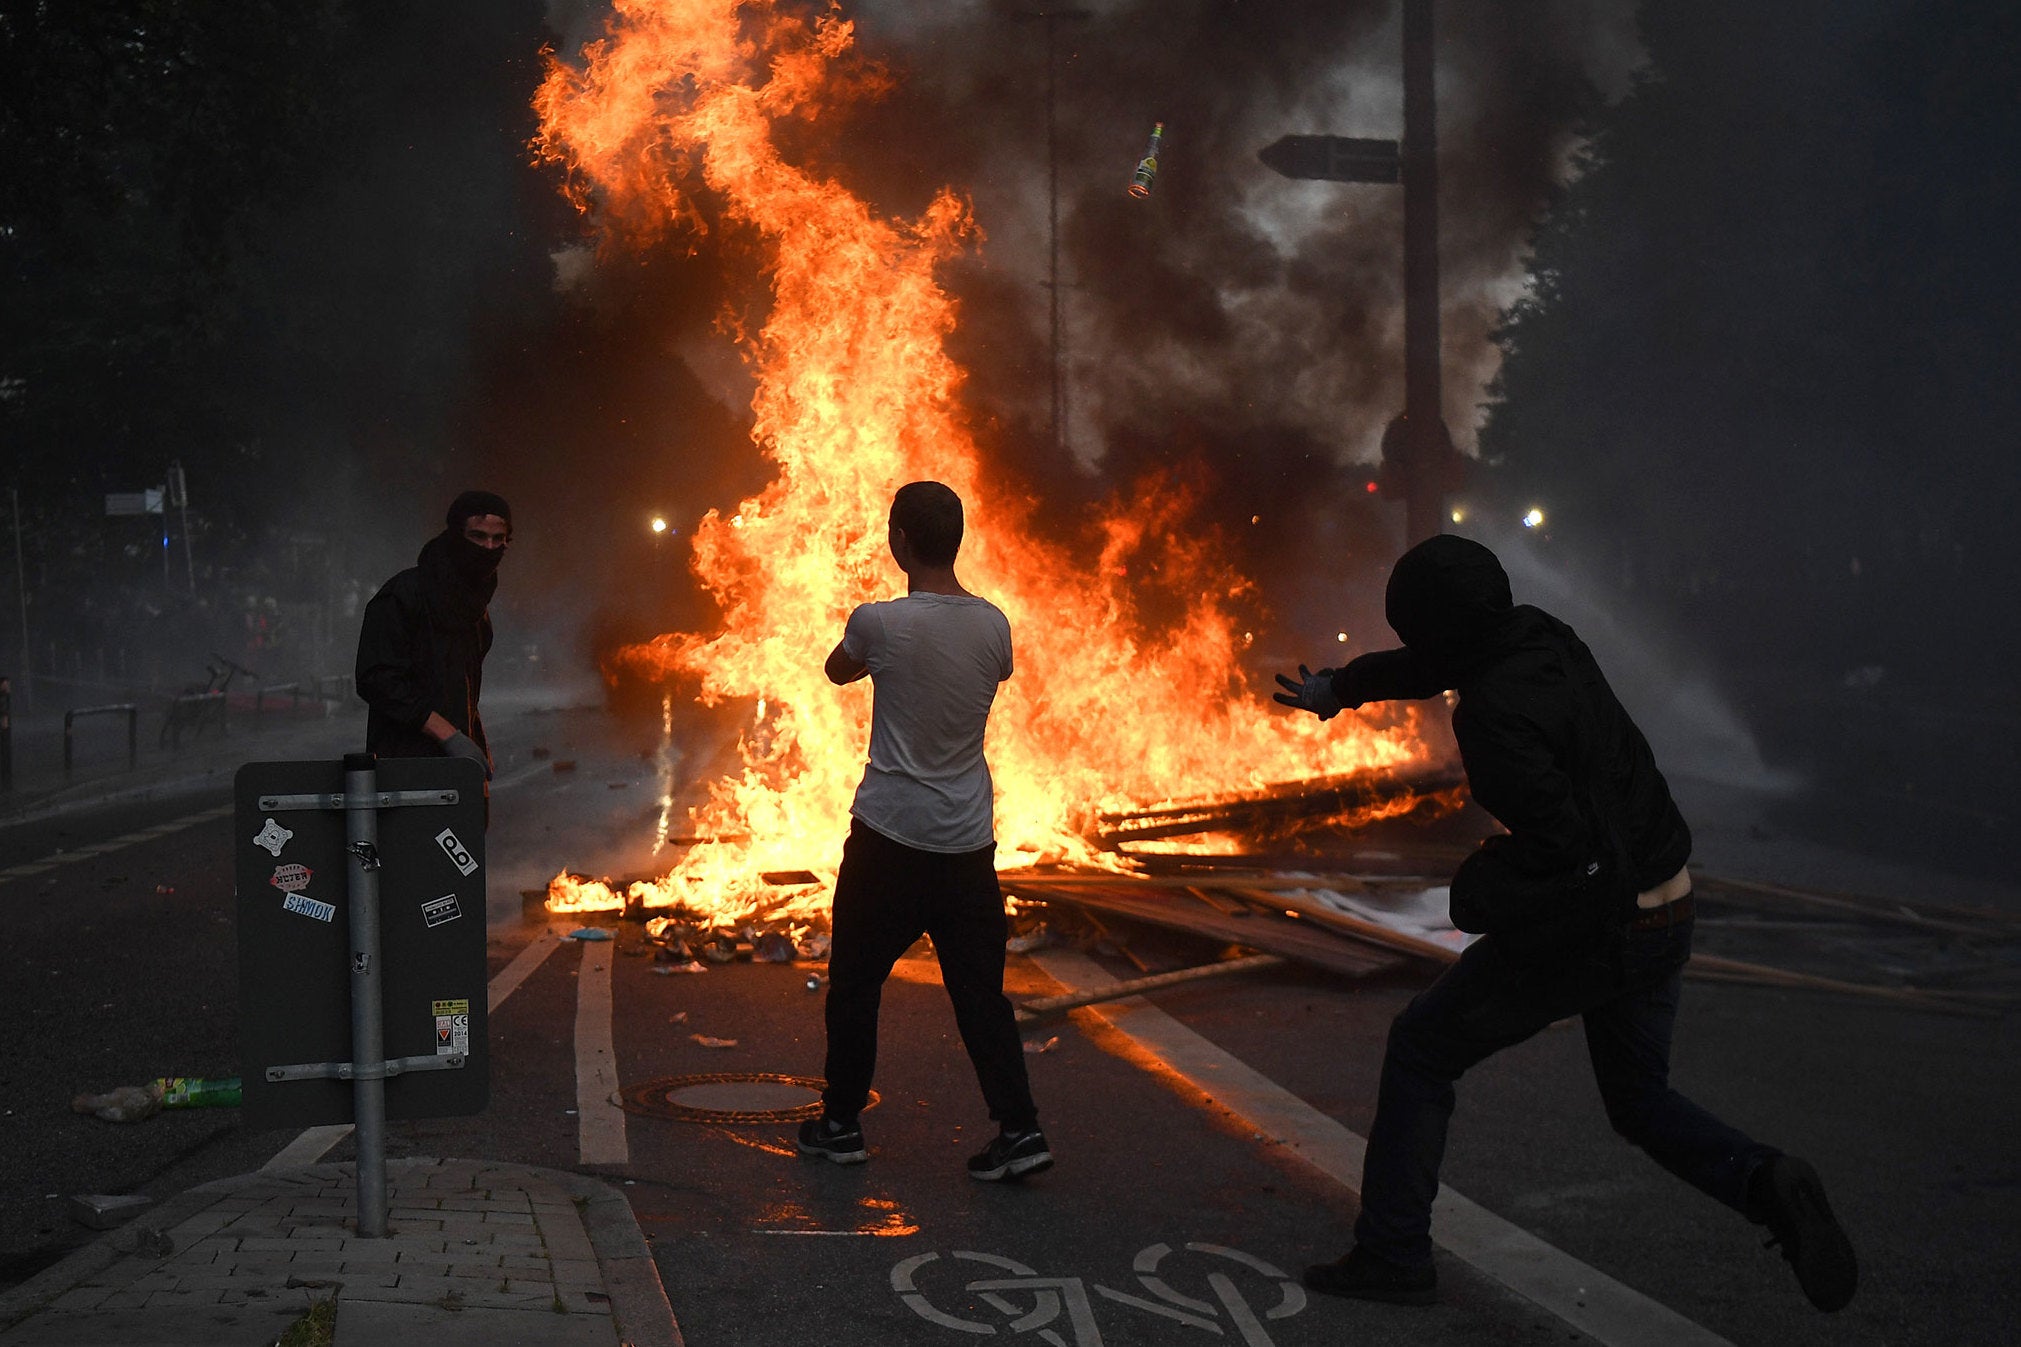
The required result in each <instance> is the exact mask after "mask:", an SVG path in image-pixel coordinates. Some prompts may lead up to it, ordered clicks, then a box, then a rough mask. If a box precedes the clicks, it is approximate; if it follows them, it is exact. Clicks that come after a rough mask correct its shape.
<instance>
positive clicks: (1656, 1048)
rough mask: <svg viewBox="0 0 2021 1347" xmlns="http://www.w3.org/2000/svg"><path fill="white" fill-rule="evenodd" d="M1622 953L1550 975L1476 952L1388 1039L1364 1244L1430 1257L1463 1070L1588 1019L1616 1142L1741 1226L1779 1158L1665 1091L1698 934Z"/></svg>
mask: <svg viewBox="0 0 2021 1347" xmlns="http://www.w3.org/2000/svg"><path fill="white" fill-rule="evenodd" d="M1623 941H1624V942H1625V943H1624V944H1623V945H1622V946H1621V947H1619V948H1616V949H1613V950H1608V951H1606V952H1604V953H1595V954H1593V955H1590V956H1584V957H1581V958H1579V959H1577V960H1574V961H1572V962H1569V963H1567V964H1566V965H1565V966H1563V967H1559V968H1554V969H1550V970H1539V969H1536V968H1530V967H1523V966H1519V965H1517V964H1515V963H1514V962H1512V961H1511V960H1510V959H1509V958H1508V957H1507V956H1506V955H1505V954H1504V953H1503V952H1502V951H1501V950H1499V949H1498V948H1496V944H1495V940H1494V938H1493V937H1492V936H1490V937H1488V938H1486V939H1483V940H1477V941H1475V942H1474V943H1473V944H1472V945H1471V946H1469V947H1468V948H1467V950H1466V951H1465V952H1464V953H1463V954H1461V955H1460V959H1459V962H1458V963H1456V964H1454V965H1453V966H1452V967H1451V968H1449V969H1447V970H1446V972H1445V974H1444V975H1443V976H1442V977H1440V978H1439V980H1438V981H1437V982H1435V983H1433V984H1432V985H1431V986H1430V987H1429V988H1427V989H1426V990H1425V991H1424V992H1423V993H1422V994H1421V995H1419V996H1418V997H1417V998H1416V999H1415V1000H1413V1001H1412V1002H1411V1003H1410V1005H1408V1006H1406V1007H1405V1008H1404V1010H1403V1012H1402V1013H1401V1014H1399V1015H1398V1016H1397V1017H1396V1022H1395V1023H1394V1024H1392V1025H1391V1026H1390V1031H1389V1050H1388V1053H1387V1054H1386V1055H1385V1057H1384V1058H1383V1064H1382V1088H1381V1093H1380V1094H1379V1095H1378V1096H1377V1100H1376V1109H1375V1125H1374V1126H1373V1127H1372V1128H1370V1129H1369V1136H1368V1152H1367V1156H1366V1158H1365V1160H1364V1162H1363V1168H1362V1189H1361V1215H1360V1217H1359V1218H1357V1219H1356V1221H1355V1223H1354V1237H1355V1242H1356V1243H1357V1244H1358V1245H1360V1246H1362V1247H1364V1248H1366V1249H1367V1250H1368V1252H1369V1253H1371V1254H1374V1255H1376V1256H1377V1257H1380V1258H1383V1259H1385V1260H1387V1261H1389V1262H1392V1263H1398V1264H1402V1265H1404V1266H1406V1267H1419V1266H1424V1265H1426V1264H1428V1263H1429V1262H1430V1261H1431V1256H1432V1242H1431V1217H1432V1199H1433V1198H1434V1197H1436V1196H1437V1195H1438V1186H1439V1163H1440V1161H1441V1160H1442V1159H1443V1158H1444V1156H1445V1149H1446V1125H1447V1123H1448V1122H1449V1121H1450V1120H1451V1118H1452V1115H1453V1082H1454V1081H1456V1080H1458V1079H1459V1078H1460V1076H1461V1075H1462V1074H1463V1073H1464V1072H1465V1071H1466V1069H1467V1068H1468V1067H1470V1066H1472V1065H1473V1064H1474V1063H1476V1062H1478V1061H1480V1060H1482V1059H1483V1058H1485V1057H1487V1056H1489V1055H1491V1054H1493V1053H1495V1052H1499V1051H1500V1050H1501V1049H1503V1048H1506V1047H1510V1046H1512V1045H1513V1044H1516V1043H1520V1042H1522V1041H1523V1040H1524V1039H1526V1038H1528V1037H1530V1036H1531V1035H1532V1034H1534V1033H1536V1032H1537V1031H1538V1030H1540V1029H1542V1028H1544V1027H1545V1026H1547V1025H1549V1024H1552V1023H1554V1022H1555V1021H1557V1020H1561V1019H1564V1018H1566V1017H1567V1016H1570V1015H1575V1014H1576V1015H1579V1016H1581V1017H1582V1018H1583V1019H1584V1021H1585V1026H1586V1050H1587V1052H1588V1054H1589V1055H1590V1056H1591V1058H1592V1061H1593V1078H1594V1080H1595V1081H1596V1082H1598V1084H1599V1086H1600V1097H1601V1099H1602V1101H1603V1102H1604V1103H1605V1104H1606V1108H1607V1119H1608V1121H1609V1122H1611V1123H1612V1124H1613V1125H1614V1130H1615V1131H1616V1132H1618V1133H1620V1134H1621V1136H1623V1137H1624V1138H1626V1139H1627V1140H1629V1141H1631V1142H1633V1143H1634V1144H1635V1145H1637V1146H1640V1147H1641V1148H1642V1149H1643V1150H1644V1151H1646V1152H1647V1153H1648V1154H1649V1156H1650V1158H1651V1159H1653V1160H1655V1161H1656V1163H1658V1164H1660V1165H1662V1166H1663V1167H1664V1168H1665V1169H1667V1170H1669V1171H1670V1172H1671V1173H1673V1174H1675V1175H1677V1177H1679V1178H1681V1179H1683V1180H1684V1181H1685V1182H1686V1183H1689V1184H1691V1185H1692V1186H1693V1187H1695V1188H1698V1189H1700V1190H1702V1191H1703V1192H1705V1193H1708V1194H1710V1195H1711V1196H1712V1197H1715V1198H1717V1199H1719V1200H1720V1201H1721V1202H1724V1203H1725V1204H1726V1205H1727V1206H1729V1207H1732V1208H1733V1209H1734V1210H1735V1211H1738V1212H1741V1213H1742V1214H1743V1215H1747V1214H1749V1213H1748V1201H1747V1184H1748V1179H1749V1177H1750V1176H1751V1175H1752V1174H1753V1172H1754V1169H1755V1168H1756V1166H1758V1165H1760V1164H1761V1163H1762V1162H1763V1161H1765V1160H1767V1159H1768V1158H1770V1157H1771V1156H1774V1155H1776V1154H1778V1153H1779V1152H1777V1151H1776V1150H1775V1149H1774V1148H1773V1147H1770V1146H1764V1145H1762V1144H1761V1143H1760V1142H1757V1141H1753V1140H1750V1139H1749V1138H1748V1137H1747V1136H1745V1135H1743V1134H1742V1133H1740V1132H1739V1131H1737V1130H1735V1129H1734V1128H1732V1127H1730V1126H1728V1125H1727V1124H1726V1123H1723V1122H1721V1121H1720V1120H1719V1119H1718V1118H1715V1117H1713V1116H1712V1115H1711V1114H1710V1113H1707V1112H1706V1111H1705V1110H1704V1109H1702V1108H1700V1107H1699V1106H1698V1105H1696V1104H1694V1103H1692V1102H1691V1101H1690V1100H1689V1099H1686V1098H1685V1097H1684V1096H1683V1095H1681V1094H1679V1093H1677V1091H1675V1090H1673V1089H1671V1088H1670V1032H1671V1026H1672V1024H1673V1023H1674V1022H1675V1020H1676V1018H1677V1002H1678V994H1679V992H1680V991H1681V989H1682V986H1683V981H1684V964H1685V961H1686V960H1687V959H1688V958H1689V957H1690V955H1691V921H1690V919H1689V918H1686V919H1685V920H1683V921H1681V922H1679V923H1678V924H1676V925H1674V926H1669V927H1663V928H1660V929H1655V930H1644V931H1636V930H1630V931H1627V932H1625V933H1624V936H1623Z"/></svg>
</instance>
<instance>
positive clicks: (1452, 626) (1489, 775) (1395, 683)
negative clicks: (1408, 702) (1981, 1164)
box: [1277, 535, 1857, 1310]
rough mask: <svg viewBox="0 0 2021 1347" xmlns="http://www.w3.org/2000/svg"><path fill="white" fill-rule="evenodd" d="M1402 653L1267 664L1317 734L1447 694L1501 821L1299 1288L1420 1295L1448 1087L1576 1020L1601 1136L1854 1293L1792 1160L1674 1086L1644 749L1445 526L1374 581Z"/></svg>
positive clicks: (1673, 853) (1817, 1199) (1685, 881)
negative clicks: (1339, 1208) (1581, 1027)
mask: <svg viewBox="0 0 2021 1347" xmlns="http://www.w3.org/2000/svg"><path fill="white" fill-rule="evenodd" d="M1385 608H1386V616H1387V617H1388V618H1389V624H1390V626H1391V627H1393V628H1394V629H1395V630H1396V634H1397V635H1398V636H1400V637H1401V638H1402V639H1403V646H1402V648H1401V649H1397V650H1384V651H1379V652H1375V653H1372V654H1366V655H1362V656H1360V657H1359V658H1357V659H1354V660H1352V661H1350V662H1349V663H1348V664H1347V665H1346V666H1345V667H1343V668H1339V669H1321V670H1319V671H1318V672H1317V673H1313V672H1311V671H1309V670H1307V669H1306V668H1305V667H1304V666H1303V665H1301V666H1299V670H1298V672H1299V677H1298V678H1297V679H1292V678H1289V677H1287V676H1285V675H1282V674H1280V675H1279V676H1278V682H1280V683H1281V684H1283V685H1284V687H1285V689H1286V691H1284V692H1282V693H1280V694H1278V697H1277V700H1278V701H1280V702H1282V703H1284V704H1285V705H1287V706H1296V707H1300V708H1303V709H1304V710H1307V711H1311V712H1312V713H1314V714H1315V715H1317V716H1319V717H1320V718H1321V719H1322V720H1326V719H1330V718H1332V717H1333V716H1335V715H1337V714H1339V713H1340V711H1341V710H1343V709H1351V708H1354V707H1359V706H1361V705H1362V704H1364V703H1366V702H1378V701H1389V700H1393V699H1398V698H1412V699H1414V698H1423V697H1435V696H1438V695H1439V694H1441V693H1443V692H1445V691H1447V690H1448V689H1451V690H1455V691H1457V693H1458V694H1459V700H1458V703H1457V705H1456V707H1455V709H1454V711H1453V737H1454V738H1455V739H1456V740H1457V741H1458V744H1459V749H1460V758H1461V761H1462V763H1463V764H1464V765H1465V767H1466V773H1467V786H1468V789H1469V790H1470V791H1471V793H1472V794H1473V797H1474V800H1475V802H1476V803H1478V804H1479V805H1480V806H1481V807H1482V808H1483V809H1485V810H1487V811H1488V812H1489V813H1490V814H1492V815H1494V817H1495V818H1496V820H1497V821H1498V822H1500V823H1501V824H1502V826H1503V827H1505V828H1506V829H1508V831H1507V833H1506V834H1503V835H1498V836H1495V837H1491V838H1489V839H1488V840H1487V841H1486V842H1485V843H1483V844H1482V846H1481V847H1480V849H1479V850H1478V851H1476V852H1475V853H1474V854H1473V855H1472V856H1470V857H1468V858H1467V860H1466V862H1465V863H1464V864H1462V865H1461V866H1460V869H1459V872H1458V873H1457V874H1455V875H1454V876H1453V881H1452V911H1453V924H1454V925H1456V926H1458V927H1459V928H1460V929H1462V930H1466V931H1474V932H1479V933H1482V938H1481V939H1479V940H1476V941H1475V942H1473V944H1471V945H1469V946H1468V947H1467V949H1466V951H1465V953H1463V954H1462V955H1461V956H1460V958H1459V961H1458V962H1457V963H1456V964H1454V965H1453V966H1452V967H1451V968H1449V969H1448V970H1446V972H1445V974H1444V975H1443V976H1441V977H1440V978H1439V980H1438V981H1437V982H1435V983H1434V984H1432V986H1431V987H1430V988H1429V989H1427V990H1426V991H1425V992H1424V993H1423V994H1422V995H1420V996H1418V997H1417V998H1416V999H1415V1000H1413V1001H1412V1002H1411V1003H1410V1005H1409V1006H1407V1007H1406V1008H1405V1009H1404V1010H1403V1012H1402V1013H1401V1014H1399V1015H1398V1016H1397V1018H1396V1022H1395V1023H1394V1024H1393V1025H1392V1026H1391V1028H1390V1034H1389V1045H1388V1051H1387V1052H1386V1054H1385V1056H1384V1058H1383V1067H1382V1085H1381V1091H1380V1093H1379V1095H1378V1096H1377V1102H1376V1114H1375V1123H1374V1126H1373V1127H1371V1128H1370V1130H1369V1137H1368V1150H1367V1154H1366V1158H1365V1160H1364V1164H1363V1175H1362V1190H1361V1202H1362V1206H1361V1215H1360V1216H1359V1217H1358V1218H1357V1219H1356V1221H1355V1225H1354V1237H1355V1244H1354V1247H1353V1248H1352V1249H1351V1250H1350V1251H1349V1252H1348V1253H1347V1254H1346V1255H1345V1256H1344V1257H1342V1258H1340V1259H1339V1260H1337V1261H1335V1262H1332V1263H1323V1264H1319V1265H1317V1266H1315V1267H1311V1268H1308V1269H1307V1270H1306V1273H1305V1284H1306V1285H1307V1286H1309V1287H1312V1288H1313V1289H1315V1290H1319V1291H1326V1292H1330V1293H1332V1294H1335V1295H1343V1296H1350V1297H1354V1298H1357V1299H1363V1300H1382V1301H1390V1302H1394V1303H1399V1304H1411V1305H1428V1304H1430V1303H1432V1301H1433V1299H1434V1296H1435V1290H1436V1285H1437V1280H1436V1275H1435V1273H1434V1271H1433V1267H1432V1241H1431V1217H1432V1200H1433V1198H1434V1197H1435V1196H1436V1195H1437V1193H1438V1186H1439V1182H1438V1174H1439V1164H1440V1161H1441V1160H1442V1158H1443V1157H1444V1154H1445V1144H1446V1127H1447V1124H1448V1122H1449V1121H1450V1119H1451V1117H1452V1113H1453V1103H1454V1092H1453V1085H1454V1082H1455V1081H1457V1080H1458V1079H1459V1077H1460V1075H1461V1074H1462V1073H1463V1072H1465V1071H1466V1070H1467V1068H1468V1067H1470V1066H1472V1065H1473V1064H1474V1063H1476V1062H1478V1061H1480V1060H1482V1059H1483V1058H1485V1057H1487V1056H1489V1055H1490V1054H1492V1053H1495V1052H1499V1051H1500V1050H1501V1049H1503V1048H1506V1047H1510V1046H1512V1045H1514V1044H1516V1043H1520V1042H1522V1041H1523V1040H1524V1039H1526V1038H1529V1037H1530V1036H1531V1035H1532V1034H1534V1033H1536V1032H1537V1031H1538V1030H1540V1029H1542V1028H1544V1027H1545V1026H1547V1025H1549V1024H1552V1023H1554V1022H1556V1021H1558V1020H1561V1019H1565V1018H1567V1017H1568V1016H1572V1015H1578V1016H1580V1017H1581V1018H1582V1019H1583V1021H1584V1023H1585V1029H1586V1046H1587V1050H1588V1052H1589V1054H1590V1056H1591V1058H1592V1062H1593V1074H1594V1078H1595V1080H1596V1081H1597V1082H1598V1084H1599V1087H1600V1095H1601V1099H1602V1101H1603V1102H1604V1103H1605V1105H1606V1108H1607V1117H1608V1121H1610V1122H1611V1123H1613V1125H1614V1130H1615V1131H1616V1132H1618V1133H1620V1134H1621V1136H1623V1137H1624V1138H1626V1139H1627V1140H1629V1141H1631V1142H1633V1143H1634V1144H1635V1145H1637V1146H1640V1147H1641V1148H1642V1149H1643V1150H1644V1151H1646V1152H1647V1153H1648V1154H1649V1156H1650V1157H1651V1158H1652V1159H1654V1160H1655V1161H1656V1162H1657V1163H1658V1164H1660V1165H1662V1166H1663V1167H1664V1168H1665V1169H1667V1170H1669V1171H1670V1172H1671V1173H1673V1174H1675V1175H1677V1176H1678V1177H1679V1178H1681V1179H1683V1180H1685V1181H1686V1182H1687V1183H1690V1184H1692V1185H1693V1186H1695V1187H1697V1188H1699V1189H1701V1190H1703V1191H1704V1192H1706V1193H1708V1194H1710V1195H1711V1196H1713V1197H1715V1198H1717V1199H1719V1200H1720V1201H1721V1202H1723V1203H1725V1204H1726V1205H1727V1206H1729V1207H1732V1208H1733V1209H1734V1210H1736V1211H1738V1212H1740V1213H1742V1214H1743V1215H1745V1216H1747V1217H1748V1218H1749V1219H1750V1220H1753V1221H1755V1222H1757V1223H1759V1224H1763V1225H1766V1226H1768V1228H1769V1229H1770V1231H1771V1232H1772V1233H1773V1236H1774V1240H1773V1241H1772V1242H1776V1243H1779V1244H1780V1245H1781V1247H1782V1251H1783V1254H1784V1256H1785V1257H1787V1258H1788V1259H1789V1261H1790V1263H1791V1265H1792V1266H1793V1268H1794V1270H1795V1272H1796V1277H1797V1282H1798V1284H1799V1285H1800V1286H1801V1287H1802V1288H1803V1291H1804V1293H1805V1295H1807V1296H1808V1297H1809V1298H1810V1300H1811V1303H1813V1304H1814V1305H1816V1306H1817V1307H1818V1308H1819V1309H1822V1310H1836V1309H1838V1308H1840V1307H1841V1306H1843V1305H1844V1304H1845V1303H1846V1302H1847V1301H1849V1300H1850V1299H1851V1298H1852V1295H1853V1289H1854V1286H1855V1285H1856V1282H1857V1269H1856V1264H1855V1261H1854V1256H1853V1249H1852V1245H1851V1243H1850V1242H1849V1241H1848V1240H1847V1238H1846V1235H1845V1232H1844V1231H1843V1230H1842V1229H1841V1228H1840V1226H1839V1224H1838V1221H1837V1220H1836V1219H1835V1218H1834V1217H1833V1216H1832V1213H1831V1208H1830V1207H1829V1206H1828V1205H1827V1204H1826V1201H1825V1193H1824V1188H1823V1185H1822V1184H1821V1183H1820V1182H1819V1180H1818V1176H1817V1173H1816V1171H1815V1170H1813V1169H1812V1168H1811V1166H1810V1165H1808V1164H1806V1163H1805V1162H1803V1161H1802V1160H1799V1159H1797V1158H1795V1157H1793V1156H1789V1155H1785V1154H1783V1153H1782V1152H1780V1151H1778V1150H1776V1149H1775V1148H1774V1147H1772V1146H1766V1145H1763V1144H1761V1143H1760V1142H1757V1141H1753V1140H1751V1139H1749V1138H1748V1137H1747V1136H1745V1135H1743V1134H1742V1133H1740V1132H1739V1131H1736V1130H1735V1129H1734V1128H1732V1127H1730V1126H1728V1125H1727V1124H1726V1123H1724V1122H1721V1121H1720V1120H1719V1119H1717V1118H1715V1117H1713V1116H1712V1115H1711V1114H1710V1113H1707V1112H1706V1111H1705V1110H1704V1109H1702V1108H1700V1107H1699V1106H1698V1105H1696V1104H1694V1103H1692V1102H1691V1101H1690V1100H1688V1099H1686V1098H1685V1097H1684V1096H1682V1095H1680V1094H1679V1093H1677V1091H1675V1090H1673V1089H1671V1088H1670V1035H1671V1028H1672V1025H1673V1023H1674V1021H1675V1019H1676V1015H1677V1005H1678V995H1679V991H1680V988H1681V985H1682V982H1683V974H1684V965H1685V962H1686V960H1688V959H1689V958H1690V955H1691V925H1692V902H1691V876H1690V872H1689V871H1688V870H1687V869H1686V868H1685V862H1686V861H1687V860H1688V859H1689V858H1690V855H1691V831H1690V829H1689V828H1688V827H1686V825H1685V822H1684V818H1683V816H1682V815H1681V814H1680V813H1678V810H1677V806H1676V804H1675V803H1673V802H1672V800H1671V798H1670V787H1669V785H1668V784H1667V783H1666V782H1665V781H1664V779H1663V774H1662V773H1661V772H1659V771H1658V770H1657V768H1656V760H1655V757H1654V756H1653V755H1652V754H1651V753H1650V750H1649V744H1648V742H1647V741H1646V740H1645V739H1644V738H1643V737H1642V733H1641V731H1640V730H1638V729H1637V728H1636V726H1635V723H1634V721H1632V720H1630V719H1629V717H1628V713H1627V712H1626V711H1625V710H1623V709H1622V706H1621V703H1620V702H1619V701H1617V700H1616V699H1615V697H1614V693H1613V691H1612V690H1611V689H1610V688H1609V687H1608V685H1607V680H1606V679H1605V678H1604V677H1603V676H1602V675H1601V673H1600V668H1599V666H1598V665H1597V664H1595V663H1594V660H1593V656H1592V654H1591V652H1589V651H1588V650H1587V649H1586V646H1585V644H1584V642H1582V641H1580V639H1579V638H1578V636H1577V635H1575V634H1574V633H1573V631H1572V629H1571V628H1570V627H1568V626H1566V625H1565V624H1564V623H1562V622H1560V621H1558V620H1557V619H1556V618H1554V617H1552V616H1551V615H1550V614H1549V613H1546V612H1543V611H1542V610H1540V609H1537V608H1532V607H1529V606H1527V605H1525V606H1523V607H1516V606H1515V605H1514V604H1513V603H1512V601H1511V599H1510V595H1509V579H1508V576H1507V575H1506V574H1505V573H1504V572H1503V570H1502V565H1501V562H1500V561H1498V560H1497V559H1496V557H1495V554H1494V553H1493V552H1490V551H1489V550H1488V549H1487V548H1485V547H1483V546H1481V545H1480V544H1479V543H1475V542H1470V541H1468V540H1466V539H1464V538H1457V537H1452V536H1450V535H1442V536H1439V537H1435V538H1432V539H1429V540H1428V541H1426V542H1423V543H1420V544H1419V545H1418V546H1416V547H1413V548H1412V549H1411V550H1410V551H1409V552H1406V553H1405V554H1404V555H1403V557H1402V558H1401V559H1400V560H1399V561H1398V562H1397V564H1396V568H1395V570H1394V571H1393V572H1392V573H1391V575H1390V581H1389V588H1388V592H1387V595H1386V604H1385Z"/></svg>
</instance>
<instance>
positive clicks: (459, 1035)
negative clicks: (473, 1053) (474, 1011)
mask: <svg viewBox="0 0 2021 1347" xmlns="http://www.w3.org/2000/svg"><path fill="white" fill-rule="evenodd" d="M433 1009H434V1012H435V1055H436V1056H437V1057H450V1056H456V1057H467V1056H469V1055H470V1002H469V1001H467V1000H455V1001H436V1002H434V1003H433Z"/></svg>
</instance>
